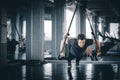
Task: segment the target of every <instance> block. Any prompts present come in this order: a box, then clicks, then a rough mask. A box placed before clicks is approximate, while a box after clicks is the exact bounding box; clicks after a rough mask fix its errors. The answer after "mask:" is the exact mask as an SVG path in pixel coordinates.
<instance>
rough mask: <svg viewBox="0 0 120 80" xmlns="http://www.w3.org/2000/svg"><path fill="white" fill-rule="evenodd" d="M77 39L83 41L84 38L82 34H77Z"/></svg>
mask: <svg viewBox="0 0 120 80" xmlns="http://www.w3.org/2000/svg"><path fill="white" fill-rule="evenodd" d="M78 39H81V40H84V39H86V36H85V35H84V34H78Z"/></svg>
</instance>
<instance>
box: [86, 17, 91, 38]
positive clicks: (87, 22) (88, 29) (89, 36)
mask: <svg viewBox="0 0 120 80" xmlns="http://www.w3.org/2000/svg"><path fill="white" fill-rule="evenodd" d="M91 32H92V31H91V28H90V23H89V21H88V19H86V37H87V38H92V34H91Z"/></svg>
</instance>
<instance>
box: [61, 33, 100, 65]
mask: <svg viewBox="0 0 120 80" xmlns="http://www.w3.org/2000/svg"><path fill="white" fill-rule="evenodd" d="M93 43H94V40H93V39H86V37H85V35H84V34H79V35H78V38H77V39H70V40H68V44H69V46H70V49H69V56H68V67H71V60H72V59H73V58H76V67H78V66H79V61H80V60H81V58H82V56H83V55H84V53H85V52H88V53H89V52H90V51H89V50H90V49H89V48H90V45H92V44H93ZM97 43H98V42H97ZM86 50H87V51H86ZM61 55H62V56H63V53H62V54H61Z"/></svg>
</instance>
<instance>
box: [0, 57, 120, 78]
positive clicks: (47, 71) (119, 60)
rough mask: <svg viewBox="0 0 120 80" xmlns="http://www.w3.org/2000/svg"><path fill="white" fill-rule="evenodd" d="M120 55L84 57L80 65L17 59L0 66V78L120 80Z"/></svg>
mask: <svg viewBox="0 0 120 80" xmlns="http://www.w3.org/2000/svg"><path fill="white" fill-rule="evenodd" d="M119 64H120V57H117V56H116V57H113V56H111V57H110V56H109V57H103V58H102V60H100V61H91V60H90V59H89V58H83V59H82V60H81V61H80V65H79V67H76V66H75V60H73V61H72V67H71V68H68V66H67V61H66V60H45V62H44V63H43V64H41V63H40V62H39V61H38V62H37V61H36V62H35V61H33V63H32V62H23V61H16V62H13V63H10V65H9V66H7V67H4V68H0V80H120V65H119Z"/></svg>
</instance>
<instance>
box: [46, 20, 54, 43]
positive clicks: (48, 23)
mask: <svg viewBox="0 0 120 80" xmlns="http://www.w3.org/2000/svg"><path fill="white" fill-rule="evenodd" d="M44 34H45V35H44V36H45V40H48V41H50V40H52V21H51V20H45V21H44Z"/></svg>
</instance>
